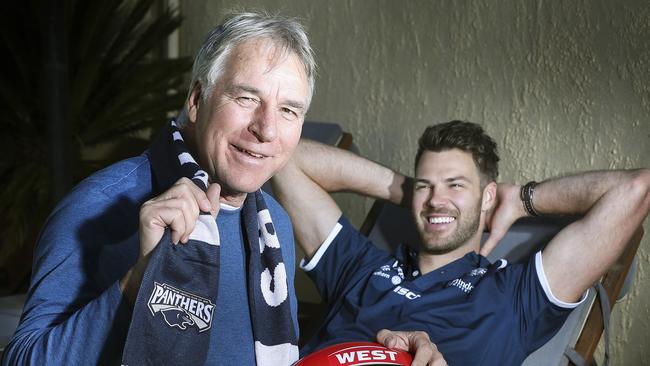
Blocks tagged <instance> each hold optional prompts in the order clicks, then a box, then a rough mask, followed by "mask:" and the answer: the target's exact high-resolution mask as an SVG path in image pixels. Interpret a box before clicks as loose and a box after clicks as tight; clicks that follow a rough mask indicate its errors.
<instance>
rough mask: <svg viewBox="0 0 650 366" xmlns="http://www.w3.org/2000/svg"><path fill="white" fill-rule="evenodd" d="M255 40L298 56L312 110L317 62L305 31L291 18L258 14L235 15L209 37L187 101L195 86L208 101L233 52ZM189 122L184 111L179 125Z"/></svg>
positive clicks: (194, 73)
mask: <svg viewBox="0 0 650 366" xmlns="http://www.w3.org/2000/svg"><path fill="white" fill-rule="evenodd" d="M254 38H265V39H269V40H270V41H272V42H273V43H274V44H275V46H276V47H278V48H279V50H280V51H281V53H283V54H286V53H288V52H293V53H295V54H296V55H297V56H298V58H299V59H300V61H301V62H302V64H303V66H304V67H305V73H306V74H307V82H308V85H309V94H308V96H307V106H309V104H310V103H311V97H312V95H313V94H314V83H315V81H314V79H315V74H316V61H315V58H314V52H313V50H312V48H311V46H310V45H309V39H308V38H307V34H306V32H305V29H304V27H303V26H302V25H301V24H300V23H299V22H298V21H297V20H295V19H292V18H286V17H282V16H277V15H268V14H259V13H239V14H233V15H231V16H229V17H227V18H226V20H225V21H224V23H223V24H221V25H220V26H217V27H215V28H213V29H212V30H211V31H210V32H209V33H208V36H207V37H206V39H205V41H203V44H202V45H201V48H200V49H199V52H198V53H197V55H196V58H195V59H194V66H193V67H192V81H191V82H190V89H189V92H188V98H189V96H190V94H191V93H192V89H193V88H194V86H195V85H196V83H199V84H200V85H201V87H202V90H203V92H202V98H203V99H204V100H206V99H208V98H209V96H210V95H211V94H212V90H213V89H214V86H215V84H216V83H217V81H218V79H219V77H221V75H222V74H223V69H224V67H225V63H226V61H227V60H228V56H229V55H230V53H231V52H232V50H233V49H234V48H235V47H236V46H237V45H239V44H241V43H243V42H244V41H247V40H250V39H254ZM186 119H187V111H186V110H185V108H183V110H182V111H181V114H180V115H179V117H178V120H179V121H178V122H179V123H181V124H183V123H184V122H185V120H186Z"/></svg>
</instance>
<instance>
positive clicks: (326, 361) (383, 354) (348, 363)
mask: <svg viewBox="0 0 650 366" xmlns="http://www.w3.org/2000/svg"><path fill="white" fill-rule="evenodd" d="M412 361H413V357H412V356H411V354H410V353H408V352H404V351H398V350H393V349H390V348H386V347H384V346H382V345H381V344H379V343H373V342H346V343H339V344H335V345H333V346H329V347H326V348H323V349H322V350H320V351H316V352H314V353H312V354H310V355H309V356H306V357H304V358H302V359H300V360H298V362H296V363H295V364H294V366H352V365H354V366H357V365H358V366H373V365H382V366H384V365H399V366H409V365H410V364H411V362H412Z"/></svg>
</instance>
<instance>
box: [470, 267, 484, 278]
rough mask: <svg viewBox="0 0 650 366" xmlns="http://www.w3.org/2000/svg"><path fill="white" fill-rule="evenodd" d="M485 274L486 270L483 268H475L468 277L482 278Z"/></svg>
mask: <svg viewBox="0 0 650 366" xmlns="http://www.w3.org/2000/svg"><path fill="white" fill-rule="evenodd" d="M486 272H487V269H485V268H475V269H473V270H472V271H471V272H470V273H469V275H470V276H472V277H475V276H483V275H484V274H485V273H486Z"/></svg>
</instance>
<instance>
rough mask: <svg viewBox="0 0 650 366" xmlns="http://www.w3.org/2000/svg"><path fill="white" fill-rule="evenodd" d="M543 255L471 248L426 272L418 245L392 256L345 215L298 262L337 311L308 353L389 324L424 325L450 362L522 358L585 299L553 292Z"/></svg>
mask: <svg viewBox="0 0 650 366" xmlns="http://www.w3.org/2000/svg"><path fill="white" fill-rule="evenodd" d="M541 260H542V257H541V252H538V253H536V254H535V255H534V256H533V257H531V259H530V260H529V261H528V262H527V263H524V264H516V265H508V264H507V262H506V261H505V260H499V261H496V262H495V263H493V264H492V263H490V262H489V261H488V260H487V259H486V258H485V257H483V256H481V255H478V254H476V253H474V252H471V253H468V254H466V255H465V256H464V257H462V258H460V259H457V260H456V261H454V262H452V263H449V264H447V265H446V266H444V267H441V268H439V269H437V270H435V271H432V272H430V273H427V274H426V275H424V276H422V275H421V274H420V273H419V269H418V266H417V254H416V253H415V252H414V251H412V250H410V249H409V248H408V247H406V246H400V247H399V248H398V250H397V252H396V254H395V255H390V254H389V253H387V252H385V251H383V250H381V249H378V248H377V247H375V246H374V245H373V244H372V242H371V241H370V240H368V238H366V237H364V236H363V235H361V234H360V233H359V232H358V231H357V230H356V229H355V228H354V227H352V225H351V224H350V223H349V222H348V220H347V219H345V218H344V217H341V219H339V222H338V223H337V224H336V226H335V228H334V229H333V230H332V232H331V233H330V235H329V237H328V238H327V240H326V241H325V242H324V243H323V245H321V247H320V248H319V250H318V251H317V252H316V254H315V255H314V257H313V258H312V259H311V260H310V261H309V263H305V262H304V261H303V262H302V263H301V267H302V268H303V269H304V270H305V271H307V273H308V275H309V276H310V277H311V278H312V279H313V281H314V282H315V284H316V286H317V288H318V290H319V291H320V294H321V297H322V299H323V301H325V302H327V304H328V305H329V309H330V311H329V313H328V315H327V318H326V320H325V322H324V324H323V326H322V327H321V328H320V329H319V330H318V332H317V334H316V335H315V336H314V337H313V338H312V339H311V340H310V341H309V342H308V343H307V345H306V346H305V347H304V348H303V349H302V350H301V355H302V356H304V355H307V354H309V353H312V352H314V351H316V350H318V349H321V348H324V347H326V346H328V345H332V344H337V343H341V342H347V341H367V340H374V339H375V335H376V334H377V332H378V331H379V330H381V329H382V328H387V329H391V330H422V331H426V332H427V333H428V334H429V336H430V337H431V340H432V341H433V342H434V343H435V344H436V345H437V347H438V349H439V350H440V352H441V353H442V354H443V356H444V357H445V359H446V361H447V362H448V363H449V364H450V365H497V364H504V365H515V364H521V362H522V361H523V360H524V359H525V358H526V356H527V355H528V354H530V353H532V352H533V351H535V350H536V349H537V348H539V347H540V346H542V345H543V344H544V343H545V342H547V341H548V340H549V339H550V338H551V337H552V336H553V335H554V334H555V333H556V332H557V331H558V330H559V329H560V328H561V326H562V324H563V323H564V321H565V320H566V317H567V316H568V315H569V313H570V312H571V310H572V309H573V308H574V307H575V306H577V305H578V304H579V302H578V303H565V302H562V301H560V300H558V299H557V298H555V296H553V294H552V293H551V291H550V288H549V286H548V283H547V281H546V276H545V275H544V271H543V267H542V263H541ZM583 299H584V297H583ZM581 301H582V300H581Z"/></svg>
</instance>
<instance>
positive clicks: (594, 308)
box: [360, 201, 643, 366]
mask: <svg viewBox="0 0 650 366" xmlns="http://www.w3.org/2000/svg"><path fill="white" fill-rule="evenodd" d="M575 219H576V218H575V217H535V218H532V217H531V218H524V219H521V220H519V221H517V222H516V223H515V224H514V225H513V226H512V227H511V228H510V230H509V231H508V233H507V234H506V235H505V237H504V238H503V239H502V240H501V241H500V242H499V245H497V247H496V248H495V249H494V250H493V251H492V252H491V253H490V254H489V255H488V259H489V260H490V261H492V262H494V261H495V260H497V259H500V258H505V259H507V260H508V261H509V262H511V263H520V262H522V261H525V260H527V259H528V258H530V256H531V255H533V254H534V253H535V252H536V251H538V250H539V249H541V248H543V246H544V245H546V244H547V243H548V242H549V241H550V240H551V238H553V236H555V235H556V234H557V233H558V232H559V231H560V230H561V229H562V228H564V227H565V226H566V225H568V224H569V223H571V222H573V221H574V220H575ZM360 231H361V233H362V234H364V235H366V236H367V237H368V238H369V239H370V240H372V241H373V243H374V244H375V245H377V246H378V247H380V248H382V249H385V250H388V251H393V250H394V249H395V247H396V246H397V245H398V244H407V245H409V246H412V247H414V248H417V247H418V245H419V243H420V238H419V235H418V233H417V228H416V226H415V223H414V222H413V220H412V218H411V214H410V211H409V210H408V209H406V208H403V207H399V206H396V205H394V204H392V203H389V202H380V201H377V202H375V203H374V205H373V206H372V208H371V209H370V212H369V213H368V216H367V217H366V220H365V221H364V223H363V225H362V226H361V230H360ZM488 235H489V234H488V233H484V234H483V237H482V240H483V241H485V240H486V239H487V237H488ZM642 235H643V231H642V229H640V230H639V231H637V233H636V234H635V236H634V238H633V239H632V240H631V243H630V244H628V246H627V249H626V252H625V253H624V254H623V255H622V256H621V258H620V259H619V261H618V263H617V265H615V266H613V267H612V270H610V271H609V272H608V273H607V274H606V275H605V277H604V279H603V283H604V286H605V289H606V291H607V295H608V297H609V299H610V300H611V301H612V302H613V301H615V300H616V299H617V298H619V297H620V295H621V289H622V288H623V287H624V283H629V282H630V279H631V278H633V277H634V275H633V271H628V269H629V268H630V267H631V263H632V261H633V258H634V255H635V253H636V250H637V248H638V246H639V243H640V241H641V237H642ZM632 269H634V267H632ZM595 299H596V294H595V291H592V290H590V291H589V295H588V298H587V300H586V301H585V302H584V303H582V304H581V305H580V306H578V307H577V308H576V309H574V310H573V311H572V313H571V315H570V316H569V318H568V319H567V320H566V322H565V323H564V325H563V327H562V328H561V329H560V330H559V331H558V333H557V334H556V335H555V336H554V337H553V338H552V339H551V340H550V341H549V342H547V343H546V344H545V345H544V346H543V347H541V348H540V349H538V350H537V351H535V352H534V353H533V354H531V355H530V356H529V357H528V358H527V359H526V361H525V362H524V365H526V366H533V365H567V364H568V363H569V362H570V361H569V359H568V358H567V357H566V356H565V354H564V351H565V349H566V348H567V347H569V348H575V349H576V350H577V351H578V353H579V354H580V355H582V357H584V358H585V359H586V360H587V361H591V360H592V359H593V353H594V351H595V348H596V345H597V344H598V341H599V339H600V335H601V334H602V331H603V327H602V324H603V317H602V315H601V314H600V308H601V305H600V304H599V303H598V302H595ZM590 323H591V324H590Z"/></svg>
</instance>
